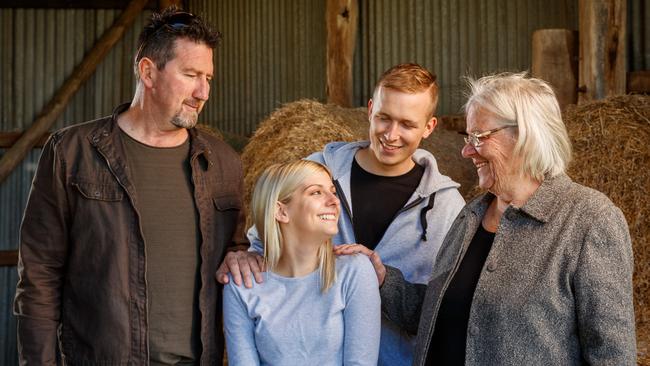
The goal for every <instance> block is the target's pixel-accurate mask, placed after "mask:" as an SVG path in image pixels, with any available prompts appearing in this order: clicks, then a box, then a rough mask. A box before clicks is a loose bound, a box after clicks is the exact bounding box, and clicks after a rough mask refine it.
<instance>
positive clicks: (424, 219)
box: [420, 192, 436, 241]
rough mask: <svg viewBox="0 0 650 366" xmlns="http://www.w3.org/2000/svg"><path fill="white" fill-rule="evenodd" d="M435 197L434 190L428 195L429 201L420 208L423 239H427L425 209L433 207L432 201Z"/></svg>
mask: <svg viewBox="0 0 650 366" xmlns="http://www.w3.org/2000/svg"><path fill="white" fill-rule="evenodd" d="M435 197H436V192H433V193H432V194H431V195H430V196H429V202H427V205H426V206H425V207H423V208H422V210H421V211H420V223H421V224H422V237H421V239H422V240H424V241H427V226H428V224H427V211H429V210H431V209H432V208H433V202H434V199H435Z"/></svg>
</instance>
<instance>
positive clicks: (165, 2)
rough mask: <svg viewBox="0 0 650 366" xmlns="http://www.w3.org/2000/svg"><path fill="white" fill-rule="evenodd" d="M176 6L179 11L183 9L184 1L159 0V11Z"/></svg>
mask: <svg viewBox="0 0 650 366" xmlns="http://www.w3.org/2000/svg"><path fill="white" fill-rule="evenodd" d="M172 5H175V6H176V7H177V8H179V9H183V0H158V8H159V9H161V10H162V9H167V8H168V7H170V6H172Z"/></svg>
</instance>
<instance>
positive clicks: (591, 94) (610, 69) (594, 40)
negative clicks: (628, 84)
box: [578, 0, 627, 102]
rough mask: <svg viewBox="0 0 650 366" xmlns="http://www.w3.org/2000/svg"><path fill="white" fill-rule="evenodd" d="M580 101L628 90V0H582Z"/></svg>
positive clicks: (579, 68)
mask: <svg viewBox="0 0 650 366" xmlns="http://www.w3.org/2000/svg"><path fill="white" fill-rule="evenodd" d="M578 6H579V30H580V61H579V67H578V70H579V74H580V78H579V85H580V88H579V91H580V95H579V101H580V102H583V101H589V100H594V99H602V98H605V97H608V96H611V95H617V94H625V78H626V73H625V64H626V54H625V46H626V42H625V27H626V11H627V10H626V9H627V1H626V0H579V2H578Z"/></svg>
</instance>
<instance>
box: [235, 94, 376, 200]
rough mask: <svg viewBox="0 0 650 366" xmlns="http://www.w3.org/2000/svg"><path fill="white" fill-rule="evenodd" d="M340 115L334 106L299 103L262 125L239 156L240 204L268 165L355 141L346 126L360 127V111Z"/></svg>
mask: <svg viewBox="0 0 650 366" xmlns="http://www.w3.org/2000/svg"><path fill="white" fill-rule="evenodd" d="M343 111H344V109H343V108H341V107H338V106H335V105H324V104H321V103H318V102H316V101H312V100H300V101H297V102H292V103H288V104H285V105H283V106H282V107H281V108H279V109H277V110H275V111H274V112H273V113H271V115H270V116H269V117H268V118H266V119H265V120H264V121H262V123H260V125H259V126H258V127H257V130H256V131H255V134H254V135H253V137H251V139H250V141H249V142H248V144H247V145H246V147H245V148H244V152H243V153H242V163H243V165H244V202H246V204H247V205H248V203H249V202H250V199H251V195H252V192H253V189H254V188H255V182H256V181H257V178H258V177H259V176H260V174H262V172H263V171H264V169H266V168H267V167H268V166H269V165H271V164H275V163H285V162H289V161H293V160H298V159H301V158H304V157H306V156H307V155H309V154H311V153H313V152H316V151H321V150H323V147H324V146H325V145H326V144H327V143H328V142H331V141H354V140H356V139H357V137H356V136H355V135H354V133H353V131H352V130H351V129H350V127H348V125H349V124H351V122H350V121H359V123H363V122H364V121H365V120H366V118H367V117H366V116H365V114H364V113H362V112H361V111H354V110H353V111H348V112H347V113H344V112H343ZM344 118H347V119H348V120H350V121H348V122H344V121H343V119H344ZM247 210H248V208H247Z"/></svg>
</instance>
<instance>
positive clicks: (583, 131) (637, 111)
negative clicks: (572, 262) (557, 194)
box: [564, 95, 650, 365]
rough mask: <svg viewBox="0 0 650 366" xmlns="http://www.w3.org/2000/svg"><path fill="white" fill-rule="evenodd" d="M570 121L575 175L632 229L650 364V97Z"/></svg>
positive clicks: (579, 113) (598, 108) (581, 113)
mask: <svg viewBox="0 0 650 366" xmlns="http://www.w3.org/2000/svg"><path fill="white" fill-rule="evenodd" d="M564 122H565V123H566V125H567V129H568V130H569V135H570V136H571V142H572V143H573V148H574V151H575V156H574V161H573V163H572V164H571V166H570V167H569V175H570V176H571V177H572V178H573V179H574V180H575V181H576V182H579V183H581V184H584V185H586V186H589V187H592V188H594V189H597V190H599V191H601V192H603V193H605V194H606V195H607V196H609V198H611V200H612V201H613V202H614V203H615V204H616V205H617V206H618V207H619V208H620V209H621V210H622V211H623V214H624V215H625V218H626V219H627V222H628V225H629V227H630V235H631V236H632V248H633V250H634V310H635V314H636V321H637V328H638V329H640V330H643V329H645V333H642V332H639V333H638V335H637V339H638V346H639V361H640V362H641V359H642V358H644V359H645V361H644V362H646V363H645V364H647V365H650V355H648V354H647V346H648V342H649V340H650V338H648V336H649V335H650V334H648V332H647V327H648V324H650V266H649V265H648V264H649V263H650V198H649V197H648V192H650V171H649V170H648V167H650V146H649V145H648V142H649V141H650V97H647V96H641V95H625V96H618V97H613V98H608V99H606V100H603V101H595V102H591V103H586V104H581V105H577V106H570V107H569V108H567V110H566V112H565V116H564ZM644 345H645V346H644ZM642 349H644V350H645V351H644V352H646V353H645V355H642V354H641V351H642Z"/></svg>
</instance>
